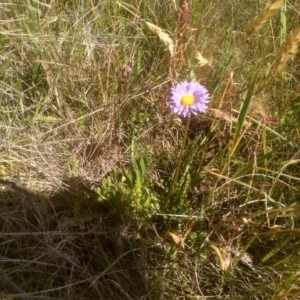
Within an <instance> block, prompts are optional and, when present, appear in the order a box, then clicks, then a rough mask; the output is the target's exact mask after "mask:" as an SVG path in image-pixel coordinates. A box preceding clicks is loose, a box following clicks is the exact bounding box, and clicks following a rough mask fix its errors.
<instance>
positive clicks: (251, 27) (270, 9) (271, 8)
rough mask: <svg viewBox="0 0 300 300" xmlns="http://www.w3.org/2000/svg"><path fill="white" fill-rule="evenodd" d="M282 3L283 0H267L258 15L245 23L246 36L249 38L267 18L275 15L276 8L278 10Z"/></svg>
mask: <svg viewBox="0 0 300 300" xmlns="http://www.w3.org/2000/svg"><path fill="white" fill-rule="evenodd" d="M282 5H283V0H277V1H276V2H274V3H272V2H271V1H270V0H269V1H268V2H267V4H266V6H265V8H264V9H263V10H262V11H261V12H260V13H259V15H258V16H257V17H256V18H254V19H252V20H251V21H249V23H248V24H247V26H246V29H245V30H246V35H247V37H248V38H249V37H250V36H251V35H252V34H253V33H254V32H256V31H258V30H260V29H261V28H262V27H263V26H264V24H265V23H266V22H267V21H268V19H269V18H271V17H272V16H273V15H275V14H276V12H277V11H278V10H280V8H281V7H282Z"/></svg>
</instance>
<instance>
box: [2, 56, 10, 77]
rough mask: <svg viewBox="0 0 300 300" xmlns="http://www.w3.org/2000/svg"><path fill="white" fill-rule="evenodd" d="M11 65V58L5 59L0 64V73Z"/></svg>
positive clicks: (4, 71)
mask: <svg viewBox="0 0 300 300" xmlns="http://www.w3.org/2000/svg"><path fill="white" fill-rule="evenodd" d="M10 65H11V60H10V59H7V60H5V61H4V62H3V63H2V64H1V65H0V75H4V74H5V73H6V71H7V69H8V68H9V67H10Z"/></svg>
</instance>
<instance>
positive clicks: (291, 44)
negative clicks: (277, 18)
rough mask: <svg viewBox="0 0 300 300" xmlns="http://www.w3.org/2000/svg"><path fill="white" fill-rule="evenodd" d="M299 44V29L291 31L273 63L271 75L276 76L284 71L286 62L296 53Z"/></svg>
mask: <svg viewBox="0 0 300 300" xmlns="http://www.w3.org/2000/svg"><path fill="white" fill-rule="evenodd" d="M299 43H300V28H296V29H294V30H292V32H291V33H290V35H289V36H288V37H287V39H286V40H285V42H284V43H283V44H282V46H281V48H280V51H279V55H278V58H277V61H276V62H275V64H274V66H273V69H272V73H273V75H274V76H275V75H277V74H279V73H280V72H282V70H283V69H284V67H285V65H286V63H287V61H288V60H289V59H291V58H292V57H293V56H294V55H296V54H297V52H298V46H299Z"/></svg>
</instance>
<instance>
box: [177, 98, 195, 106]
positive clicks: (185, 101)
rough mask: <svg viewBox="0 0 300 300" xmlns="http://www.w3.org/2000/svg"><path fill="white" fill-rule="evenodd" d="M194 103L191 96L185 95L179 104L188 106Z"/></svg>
mask: <svg viewBox="0 0 300 300" xmlns="http://www.w3.org/2000/svg"><path fill="white" fill-rule="evenodd" d="M194 102H195V97H194V96H193V95H185V96H183V97H182V98H181V101H180V104H181V105H185V106H190V105H192V104H193V103H194Z"/></svg>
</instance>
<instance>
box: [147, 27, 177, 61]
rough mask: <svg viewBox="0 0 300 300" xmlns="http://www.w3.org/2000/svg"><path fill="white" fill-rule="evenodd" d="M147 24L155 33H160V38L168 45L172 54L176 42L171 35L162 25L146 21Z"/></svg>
mask: <svg viewBox="0 0 300 300" xmlns="http://www.w3.org/2000/svg"><path fill="white" fill-rule="evenodd" d="M145 23H146V25H147V26H148V27H149V29H150V30H151V31H153V32H154V33H155V34H157V35H158V37H159V39H160V40H161V41H162V42H163V43H164V44H165V45H166V46H167V47H168V49H169V51H170V53H171V55H173V53H174V43H173V41H172V39H171V38H170V36H169V35H168V34H167V33H165V32H164V31H163V29H161V28H160V27H158V26H156V25H154V24H152V23H150V22H145Z"/></svg>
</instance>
